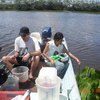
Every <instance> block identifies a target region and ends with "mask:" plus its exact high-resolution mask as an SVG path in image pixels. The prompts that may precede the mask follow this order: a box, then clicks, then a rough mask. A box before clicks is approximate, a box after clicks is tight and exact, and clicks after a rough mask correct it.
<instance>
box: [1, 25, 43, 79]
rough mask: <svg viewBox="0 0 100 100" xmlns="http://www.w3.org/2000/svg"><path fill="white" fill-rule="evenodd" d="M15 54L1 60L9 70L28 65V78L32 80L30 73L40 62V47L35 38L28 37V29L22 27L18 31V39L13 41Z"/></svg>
mask: <svg viewBox="0 0 100 100" xmlns="http://www.w3.org/2000/svg"><path fill="white" fill-rule="evenodd" d="M14 46H15V47H14V48H15V49H14V50H15V53H14V54H13V55H10V56H9V55H7V56H4V57H3V58H2V60H3V62H4V63H5V64H6V66H7V67H8V69H9V70H11V69H12V68H13V66H14V64H15V65H17V64H18V65H23V64H25V63H28V64H30V73H29V78H31V79H32V78H33V75H32V73H33V72H34V71H35V69H36V67H37V66H38V63H39V60H40V54H41V51H40V46H39V43H38V41H37V40H36V38H34V37H31V36H30V32H29V28H28V27H26V26H24V27H22V28H21V29H20V32H19V37H17V38H16V39H15V45H14Z"/></svg>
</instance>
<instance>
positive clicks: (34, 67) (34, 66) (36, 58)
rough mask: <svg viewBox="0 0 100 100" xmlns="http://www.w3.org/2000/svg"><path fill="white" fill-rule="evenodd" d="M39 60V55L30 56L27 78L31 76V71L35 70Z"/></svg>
mask: <svg viewBox="0 0 100 100" xmlns="http://www.w3.org/2000/svg"><path fill="white" fill-rule="evenodd" d="M39 61H40V57H39V56H35V57H32V59H31V67H30V73H29V78H30V79H32V78H33V72H34V71H35V70H36V68H37V66H38V64H39Z"/></svg>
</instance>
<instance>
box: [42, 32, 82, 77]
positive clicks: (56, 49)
mask: <svg viewBox="0 0 100 100" xmlns="http://www.w3.org/2000/svg"><path fill="white" fill-rule="evenodd" d="M63 37H64V36H63V34H62V33H61V32H57V33H56V34H55V35H54V39H53V40H51V41H49V42H47V44H46V46H45V49H44V51H43V55H44V56H45V57H46V59H47V60H48V61H47V62H46V63H47V65H48V66H55V67H56V69H57V74H58V76H59V77H60V78H63V76H64V75H63V74H64V73H65V71H66V70H67V68H66V67H65V64H66V63H65V62H61V61H59V60H58V61H55V60H53V59H52V58H51V56H52V55H55V53H56V54H61V53H66V54H67V55H68V56H69V57H71V58H73V59H74V60H75V61H76V62H77V63H78V64H79V65H80V63H81V62H80V60H79V59H78V58H77V57H76V56H75V55H73V54H72V53H71V52H69V51H68V50H67V49H66V47H65V46H64V44H63Z"/></svg>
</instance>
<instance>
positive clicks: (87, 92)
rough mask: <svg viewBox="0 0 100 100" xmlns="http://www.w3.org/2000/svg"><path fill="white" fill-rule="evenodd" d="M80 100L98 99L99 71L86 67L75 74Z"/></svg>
mask: <svg viewBox="0 0 100 100" xmlns="http://www.w3.org/2000/svg"><path fill="white" fill-rule="evenodd" d="M77 82H78V86H79V89H80V95H81V98H82V100H100V71H98V70H96V69H94V68H89V67H86V68H84V69H83V70H82V72H81V73H80V74H79V75H77Z"/></svg>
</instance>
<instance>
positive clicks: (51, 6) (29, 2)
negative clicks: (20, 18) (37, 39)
mask: <svg viewBox="0 0 100 100" xmlns="http://www.w3.org/2000/svg"><path fill="white" fill-rule="evenodd" d="M0 10H20V11H29V10H32V11H33V10H64V11H65V10H68V11H89V12H91V11H94V12H100V2H91V3H88V2H86V1H85V0H81V1H80V2H79V1H77V0H76V1H75V2H74V1H73V2H72V1H71V0H63V2H61V1H60V0H47V1H45V0H38V1H36V0H15V3H14V4H7V3H5V0H2V2H1V3H0Z"/></svg>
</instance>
